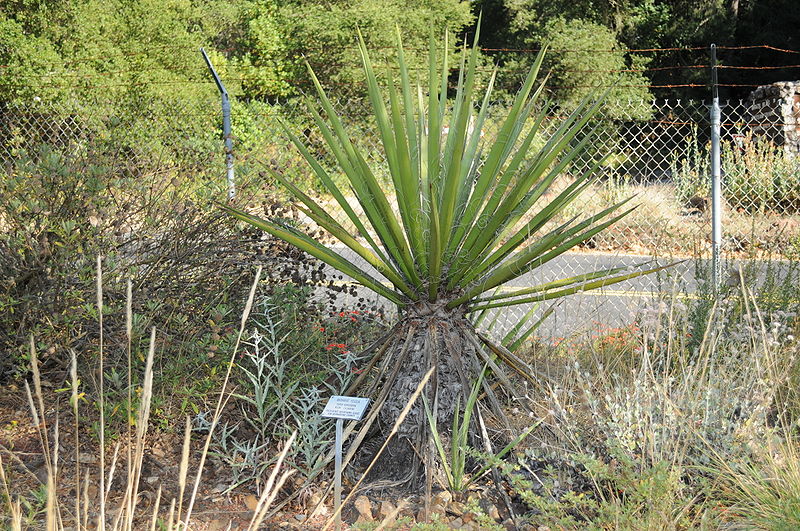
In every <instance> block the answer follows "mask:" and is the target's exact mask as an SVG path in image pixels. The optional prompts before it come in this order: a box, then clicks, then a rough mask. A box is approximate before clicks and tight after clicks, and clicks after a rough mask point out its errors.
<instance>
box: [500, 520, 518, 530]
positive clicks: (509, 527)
mask: <svg viewBox="0 0 800 531" xmlns="http://www.w3.org/2000/svg"><path fill="white" fill-rule="evenodd" d="M500 525H502V526H503V527H505V528H506V529H507V530H508V531H515V530H516V529H518V528H517V524H515V523H514V520H512V519H511V518H506V520H505V521H504V522H503V523H502V524H500Z"/></svg>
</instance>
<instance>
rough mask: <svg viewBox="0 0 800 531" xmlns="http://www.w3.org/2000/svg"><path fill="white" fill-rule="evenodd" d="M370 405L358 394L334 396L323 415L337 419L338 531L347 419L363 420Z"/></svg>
mask: <svg viewBox="0 0 800 531" xmlns="http://www.w3.org/2000/svg"><path fill="white" fill-rule="evenodd" d="M368 405H369V398H359V397H356V396H332V397H331V398H330V400H328V403H327V404H326V405H325V409H324V410H323V411H322V417H323V418H328V419H336V441H335V445H336V446H335V452H336V455H335V458H334V459H335V460H334V467H335V469H334V475H335V477H334V483H333V511H334V514H335V515H336V518H335V525H336V531H339V530H340V529H341V528H342V511H341V506H342V439H343V432H344V421H345V420H361V419H362V418H363V417H364V412H365V411H366V410H367V406H368Z"/></svg>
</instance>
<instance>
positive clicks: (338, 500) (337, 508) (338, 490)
mask: <svg viewBox="0 0 800 531" xmlns="http://www.w3.org/2000/svg"><path fill="white" fill-rule="evenodd" d="M343 431H344V419H336V453H335V457H334V479H333V481H334V483H333V510H334V514H335V515H336V517H335V518H334V522H335V524H334V525H335V529H336V531H340V530H341V529H342V440H343V439H344V436H343Z"/></svg>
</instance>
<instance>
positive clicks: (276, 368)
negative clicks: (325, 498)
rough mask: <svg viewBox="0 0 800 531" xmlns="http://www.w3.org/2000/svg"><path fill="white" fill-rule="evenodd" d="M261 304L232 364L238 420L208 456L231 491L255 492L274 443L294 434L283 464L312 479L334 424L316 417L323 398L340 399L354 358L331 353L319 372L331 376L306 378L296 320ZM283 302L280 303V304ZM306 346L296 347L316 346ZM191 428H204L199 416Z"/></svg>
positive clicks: (218, 438) (352, 375)
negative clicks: (237, 378) (249, 488)
mask: <svg viewBox="0 0 800 531" xmlns="http://www.w3.org/2000/svg"><path fill="white" fill-rule="evenodd" d="M277 300H280V297H275V298H274V299H273V298H267V299H265V300H264V301H262V302H261V303H260V308H258V310H257V311H256V312H254V313H253V315H252V316H251V320H250V334H249V338H248V339H247V340H246V341H244V342H243V346H244V348H243V352H242V354H241V355H240V357H239V359H238V362H237V370H238V371H240V372H241V375H242V385H241V387H240V389H239V391H238V392H236V393H234V394H233V395H232V396H233V397H234V398H235V399H237V400H238V401H239V406H240V407H239V410H240V411H239V413H238V415H237V416H239V417H240V418H241V420H239V421H238V422H234V421H228V422H226V423H225V424H224V425H223V426H222V428H221V430H220V431H219V432H217V434H216V435H215V436H214V446H213V447H212V453H211V455H212V456H213V457H215V458H216V459H218V460H219V461H220V462H222V463H224V464H225V465H226V466H227V467H228V468H229V469H230V471H231V473H232V479H231V482H230V484H229V485H228V486H227V487H226V490H228V491H230V490H233V489H234V488H236V487H239V486H241V485H244V484H247V483H255V484H256V485H257V486H260V485H261V483H262V481H263V479H264V478H265V476H266V473H267V471H268V470H269V469H270V468H271V466H272V465H273V462H274V456H273V455H272V454H273V450H274V447H275V444H276V443H277V442H279V441H283V440H285V439H286V438H288V437H289V435H290V434H291V433H292V432H296V438H295V440H294V444H293V446H292V449H291V450H290V452H289V454H288V458H287V459H288V460H287V464H288V465H290V466H292V467H293V468H294V469H296V470H297V471H299V472H300V473H301V474H302V475H304V476H306V477H307V476H311V475H313V474H314V473H315V472H316V471H318V469H319V467H320V466H321V464H322V463H324V458H325V456H326V454H327V452H328V451H329V450H330V441H331V439H332V430H333V423H332V422H331V421H330V420H328V419H323V418H321V417H320V413H321V411H322V408H323V406H324V402H325V400H326V397H327V396H329V395H331V394H340V393H341V392H342V391H343V389H345V388H346V387H347V386H348V385H349V384H350V383H351V382H352V380H353V379H354V378H355V377H356V374H357V371H358V365H359V361H360V358H359V356H358V354H357V353H355V352H352V351H350V350H346V349H336V350H335V351H334V352H333V354H332V355H331V357H330V359H329V360H328V362H327V363H330V365H326V362H322V364H323V366H322V368H321V374H325V375H333V377H332V378H330V379H329V380H324V381H319V379H318V378H311V377H309V375H308V374H307V373H306V372H305V371H307V370H308V369H309V365H311V363H312V362H308V361H304V360H301V359H300V357H301V353H300V352H296V351H294V352H293V351H292V349H293V348H298V345H297V344H296V343H293V340H296V337H290V336H296V335H297V331H296V330H293V328H294V327H296V326H298V324H299V323H300V322H301V321H300V320H298V319H296V318H293V317H292V316H290V315H281V311H280V308H279V307H278V306H277V305H276V301H277ZM284 302H285V301H284ZM316 346H317V345H316V342H309V343H308V344H306V345H304V346H300V347H299V348H301V349H310V348H314V347H316ZM195 427H196V429H198V430H200V431H205V430H208V428H209V427H210V422H208V421H207V420H206V417H205V415H204V414H200V415H198V416H197V417H196V418H195Z"/></svg>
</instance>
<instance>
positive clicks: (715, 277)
mask: <svg viewBox="0 0 800 531" xmlns="http://www.w3.org/2000/svg"><path fill="white" fill-rule="evenodd" d="M718 89H719V87H718V83H717V46H716V44H712V45H711V93H712V99H711V252H712V267H713V272H712V281H713V284H714V294H716V293H717V292H718V290H719V286H720V282H721V281H722V262H721V258H720V250H721V247H722V186H721V184H720V181H721V177H722V174H721V171H720V159H719V146H720V125H721V124H720V123H721V119H722V110H721V109H720V106H719V90H718Z"/></svg>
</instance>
